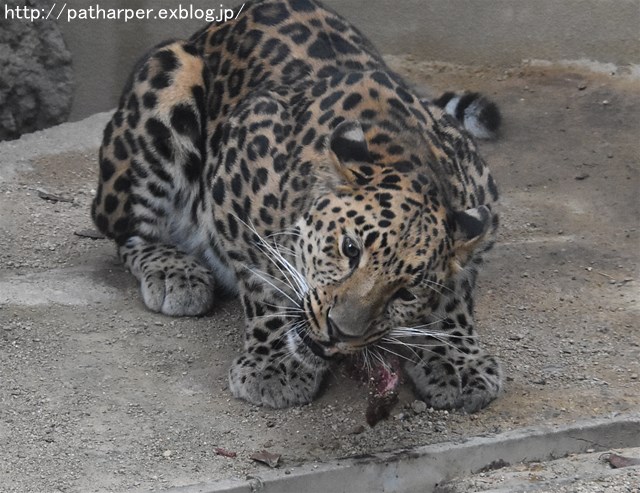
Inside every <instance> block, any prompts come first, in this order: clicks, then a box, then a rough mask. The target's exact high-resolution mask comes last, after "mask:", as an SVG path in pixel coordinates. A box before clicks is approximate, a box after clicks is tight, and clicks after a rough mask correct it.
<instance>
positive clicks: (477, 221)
mask: <svg viewBox="0 0 640 493" xmlns="http://www.w3.org/2000/svg"><path fill="white" fill-rule="evenodd" d="M453 221H454V223H455V225H454V232H453V249H454V256H453V259H452V270H453V272H459V271H460V270H462V269H463V268H464V266H465V264H466V263H467V262H468V261H469V259H470V258H471V256H472V255H473V252H474V251H476V250H477V249H479V248H481V247H483V246H484V247H485V248H486V247H488V246H489V244H490V242H491V241H492V235H493V232H494V231H495V230H496V227H497V225H498V216H497V215H496V214H494V213H493V212H492V211H491V209H490V208H489V207H488V206H486V205H481V206H479V207H475V208H473V209H467V210H466V211H463V212H454V213H453Z"/></svg>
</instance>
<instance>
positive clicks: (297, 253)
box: [92, 0, 502, 411]
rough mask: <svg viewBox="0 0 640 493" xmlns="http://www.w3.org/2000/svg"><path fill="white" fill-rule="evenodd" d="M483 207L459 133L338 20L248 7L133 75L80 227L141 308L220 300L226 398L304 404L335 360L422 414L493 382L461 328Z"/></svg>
mask: <svg viewBox="0 0 640 493" xmlns="http://www.w3.org/2000/svg"><path fill="white" fill-rule="evenodd" d="M497 198H498V192H497V190H496V186H495V184H494V181H493V179H492V177H491V175H490V173H489V170H488V168H487V167H486V165H485V163H484V161H483V160H482V159H481V158H480V157H479V155H478V153H477V149H476V145H475V143H474V141H473V140H472V139H471V138H470V136H469V135H468V134H467V132H466V131H465V130H464V129H463V128H462V127H461V126H460V125H459V124H458V122H456V120H455V119H454V118H452V117H451V116H449V115H447V114H446V112H445V111H443V109H441V108H440V107H438V106H437V105H434V104H431V103H429V102H428V101H423V100H420V98H419V97H418V96H416V95H415V94H414V93H413V91H412V90H411V89H410V87H409V86H408V85H407V84H405V83H404V81H403V80H402V79H401V78H400V77H399V76H397V75H396V74H394V73H392V72H391V71H390V70H389V69H388V68H387V66H386V65H385V63H384V61H383V60H382V58H381V57H380V55H379V54H378V53H377V51H376V50H375V49H374V48H373V47H372V45H371V44H370V43H369V42H368V41H367V40H366V39H365V38H364V37H363V36H362V34H361V33H360V32H358V31H357V30H356V29H355V28H354V27H353V26H351V25H350V24H349V23H348V22H347V21H346V20H344V19H343V18H341V17H340V16H338V15H337V14H335V13H333V12H331V11H329V10H327V9H325V8H324V7H322V6H321V5H320V4H319V3H317V2H315V1H313V0H288V1H275V0H265V1H256V2H251V3H247V4H245V6H244V9H243V11H242V13H241V15H239V16H238V18H237V19H235V20H233V21H229V22H226V23H223V24H216V23H214V24H211V25H209V26H207V27H206V28H204V29H202V30H201V31H199V32H197V33H195V34H194V35H193V36H192V37H191V38H190V39H189V40H186V41H184V40H183V41H173V42H168V43H165V44H162V45H160V46H157V47H156V48H154V49H153V50H152V51H151V52H150V53H149V54H147V55H146V56H145V57H144V58H143V59H142V60H141V62H140V63H139V64H138V65H137V67H136V68H135V70H134V72H133V73H132V75H131V78H130V81H129V83H128V84H127V87H126V88H125V90H124V93H123V95H122V99H121V101H120V105H119V107H118V109H117V111H116V112H115V114H114V115H113V118H112V119H111V121H110V122H109V124H108V125H107V127H106V129H105V131H104V139H103V144H102V147H101V149H100V176H99V185H98V191H97V194H96V197H95V200H94V203H93V208H92V216H93V219H94V221H95V223H96V225H97V226H98V228H99V229H100V230H101V231H102V232H104V233H105V234H107V235H109V236H110V237H112V238H113V239H114V240H115V242H116V244H117V246H118V251H119V254H120V256H121V258H122V260H123V262H124V263H125V265H126V266H127V267H128V268H129V269H130V270H131V272H132V273H133V274H134V275H135V276H136V277H137V279H138V280H139V282H140V286H141V291H142V295H143V299H144V302H145V303H146V305H147V306H148V307H149V308H150V309H151V310H154V311H159V312H162V313H165V314H168V315H176V316H178V315H198V314H203V313H206V312H208V311H209V310H210V309H211V308H213V307H214V306H215V303H216V297H215V294H214V293H217V292H219V291H221V290H227V291H232V292H236V293H237V295H238V297H239V299H240V300H241V301H242V304H243V307H244V311H245V314H246V326H245V334H246V337H245V344H244V353H243V354H242V355H241V356H239V357H238V358H237V359H236V360H235V361H234V362H233V364H232V367H231V369H230V371H229V385H230V389H231V392H232V393H233V394H234V395H235V396H237V397H240V398H243V399H246V400H248V401H250V402H252V403H255V404H265V405H268V406H272V407H285V406H291V405H296V404H303V403H306V402H309V401H311V400H312V399H313V398H314V396H315V395H316V394H317V392H318V391H319V389H320V386H321V383H322V380H323V377H324V375H325V373H326V371H327V369H328V368H329V366H330V364H331V361H332V360H333V359H334V358H336V357H337V356H339V355H345V354H347V355H350V354H351V355H353V354H359V355H361V356H362V357H363V358H364V360H365V362H366V364H369V363H371V362H372V361H374V360H380V361H384V358H385V356H386V355H388V354H394V355H400V356H401V357H402V358H404V360H405V363H406V365H405V368H406V372H407V375H409V377H410V378H411V380H412V382H413V384H414V386H415V391H416V394H417V395H418V396H419V397H420V398H421V399H424V400H425V401H427V402H428V403H429V404H430V405H432V406H434V407H437V408H461V407H462V408H464V409H466V410H468V411H475V410H477V409H480V408H482V407H483V406H485V405H487V404H488V403H489V402H490V401H491V400H493V399H494V398H495V397H496V396H497V395H498V393H499V391H500V388H501V382H502V374H501V370H500V365H499V363H498V362H497V360H496V359H495V358H494V357H492V356H490V355H487V354H486V353H485V352H484V351H483V350H482V349H481V348H480V347H479V345H478V341H477V339H476V330H475V323H474V318H473V299H474V298H473V290H474V285H475V280H476V275H477V270H478V267H479V266H480V264H481V262H482V253H483V252H484V251H486V250H487V249H488V248H490V246H491V245H492V243H493V238H494V235H495V230H496V227H497V222H498V220H497V215H496V213H495V207H494V205H495V203H496V201H497Z"/></svg>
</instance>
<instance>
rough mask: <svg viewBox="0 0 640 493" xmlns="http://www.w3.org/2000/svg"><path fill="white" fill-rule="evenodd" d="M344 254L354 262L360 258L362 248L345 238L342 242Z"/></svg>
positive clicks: (350, 239)
mask: <svg viewBox="0 0 640 493" xmlns="http://www.w3.org/2000/svg"><path fill="white" fill-rule="evenodd" d="M342 254H343V255H344V256H345V257H347V258H348V259H350V263H351V262H352V261H354V262H355V261H357V260H358V259H359V258H360V247H359V246H358V244H357V243H356V242H355V241H354V240H353V239H352V238H349V237H348V236H345V237H344V239H343V240H342Z"/></svg>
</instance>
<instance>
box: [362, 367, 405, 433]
mask: <svg viewBox="0 0 640 493" xmlns="http://www.w3.org/2000/svg"><path fill="white" fill-rule="evenodd" d="M401 376H402V374H401V367H400V361H399V360H398V358H395V357H392V358H389V359H388V360H387V361H386V364H384V365H383V364H379V365H376V366H374V367H373V368H372V369H371V372H370V374H369V405H368V406H367V414H366V417H367V423H368V424H369V426H375V425H376V424H377V423H378V422H379V421H381V420H383V419H387V418H388V417H389V415H390V414H391V409H393V406H395V404H396V403H397V402H398V393H397V392H396V389H397V388H398V385H399V384H400V380H401Z"/></svg>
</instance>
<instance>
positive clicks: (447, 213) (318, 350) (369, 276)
mask: <svg viewBox="0 0 640 493" xmlns="http://www.w3.org/2000/svg"><path fill="white" fill-rule="evenodd" d="M379 132H380V130H379V129H371V128H368V130H367V134H368V135H374V134H375V135H378V134H379ZM416 156H417V155H414V156H413V158H412V159H399V158H398V157H397V156H394V157H391V158H390V157H389V156H381V155H380V153H378V152H373V151H371V150H370V145H369V144H368V139H367V137H366V136H365V133H364V131H363V128H362V126H361V125H360V123H358V122H357V121H345V122H343V123H341V124H339V125H338V126H337V127H336V128H335V129H334V130H333V133H332V134H331V135H330V136H329V137H328V145H327V148H326V156H325V157H326V160H327V166H326V169H325V170H324V172H322V173H320V174H319V176H318V179H317V184H316V186H315V187H314V195H313V198H312V204H311V206H310V207H309V209H308V210H307V212H306V213H305V214H304V215H303V216H302V217H301V219H300V220H299V221H298V223H297V235H298V237H297V242H296V248H295V250H296V259H297V264H298V265H297V266H296V267H297V270H298V271H299V272H300V274H301V276H302V278H303V279H304V281H303V282H302V284H304V296H303V300H302V301H301V303H300V308H301V309H302V310H303V316H302V318H303V320H304V323H301V324H298V325H297V329H298V330H297V331H295V332H292V334H293V335H292V336H291V338H297V341H298V342H299V341H300V340H301V339H302V340H303V341H304V342H305V343H306V344H307V345H308V346H309V347H310V348H311V349H312V350H313V352H314V353H315V354H316V355H318V356H322V357H332V356H334V355H337V354H350V353H355V352H358V351H360V350H362V348H364V347H366V346H369V345H371V344H374V343H376V342H379V341H381V340H383V338H385V337H389V334H390V332H391V331H392V330H394V329H397V328H401V327H403V328H412V327H416V326H419V325H420V324H424V323H425V322H426V321H427V320H429V316H430V315H431V314H432V312H433V309H434V307H435V306H436V305H437V304H438V301H439V298H440V296H441V294H442V293H443V292H444V291H446V290H447V289H449V288H448V287H447V284H448V281H449V280H450V279H451V277H452V276H453V275H454V274H456V273H457V272H459V271H460V270H461V269H463V268H464V265H465V263H466V262H467V261H468V260H469V258H470V256H471V253H472V252H473V250H474V249H475V248H476V247H478V246H479V245H480V244H481V243H482V242H483V241H484V240H485V238H486V237H487V235H488V232H489V230H490V229H491V214H490V211H489V209H488V208H486V207H485V206H481V207H479V208H476V209H472V210H468V211H452V210H451V208H450V206H449V205H448V202H447V200H446V197H445V196H444V194H443V191H442V187H441V185H440V184H439V183H438V182H437V181H434V179H433V177H430V175H429V174H428V173H426V171H427V169H428V168H427V167H426V163H424V162H421V161H422V160H427V159H431V158H432V157H433V156H430V155H429V153H422V155H421V156H420V157H416ZM383 160H386V161H385V166H381V165H380V163H381V162H383ZM291 338H290V339H291Z"/></svg>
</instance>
